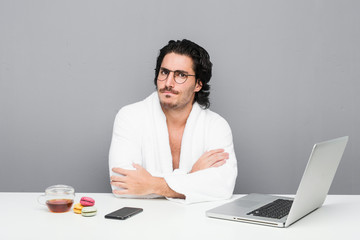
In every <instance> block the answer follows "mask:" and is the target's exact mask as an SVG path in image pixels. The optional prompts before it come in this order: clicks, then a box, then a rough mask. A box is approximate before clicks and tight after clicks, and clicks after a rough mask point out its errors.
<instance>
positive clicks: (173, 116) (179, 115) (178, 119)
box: [163, 104, 192, 128]
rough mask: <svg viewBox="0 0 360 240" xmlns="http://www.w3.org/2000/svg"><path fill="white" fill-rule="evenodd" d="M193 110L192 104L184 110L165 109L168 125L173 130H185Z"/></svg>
mask: <svg viewBox="0 0 360 240" xmlns="http://www.w3.org/2000/svg"><path fill="white" fill-rule="evenodd" d="M191 110H192V104H191V105H188V106H187V107H186V108H183V109H164V108H163V112H164V114H165V116H166V123H167V125H168V127H171V128H183V127H185V124H186V121H187V119H188V117H189V115H190V112H191Z"/></svg>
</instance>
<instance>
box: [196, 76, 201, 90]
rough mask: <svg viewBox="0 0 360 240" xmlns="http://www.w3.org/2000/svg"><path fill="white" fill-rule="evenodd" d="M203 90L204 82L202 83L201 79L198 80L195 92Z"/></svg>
mask: <svg viewBox="0 0 360 240" xmlns="http://www.w3.org/2000/svg"><path fill="white" fill-rule="evenodd" d="M201 88H202V82H201V81H200V79H197V80H196V86H195V92H199V91H200V90H201Z"/></svg>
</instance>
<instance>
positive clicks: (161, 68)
mask: <svg viewBox="0 0 360 240" xmlns="http://www.w3.org/2000/svg"><path fill="white" fill-rule="evenodd" d="M160 70H165V71H172V70H169V69H167V68H164V67H160ZM172 72H181V73H185V74H189V72H187V71H184V70H174V71H172Z"/></svg>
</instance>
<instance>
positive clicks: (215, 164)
mask: <svg viewBox="0 0 360 240" xmlns="http://www.w3.org/2000/svg"><path fill="white" fill-rule="evenodd" d="M225 163H226V160H221V161H218V162H216V163H214V164H213V165H212V166H211V167H220V166H222V165H224V164H225Z"/></svg>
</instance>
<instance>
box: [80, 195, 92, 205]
mask: <svg viewBox="0 0 360 240" xmlns="http://www.w3.org/2000/svg"><path fill="white" fill-rule="evenodd" d="M80 203H81V205H83V206H84V207H89V206H94V205H95V200H94V199H92V198H91V197H82V198H81V199H80Z"/></svg>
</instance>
